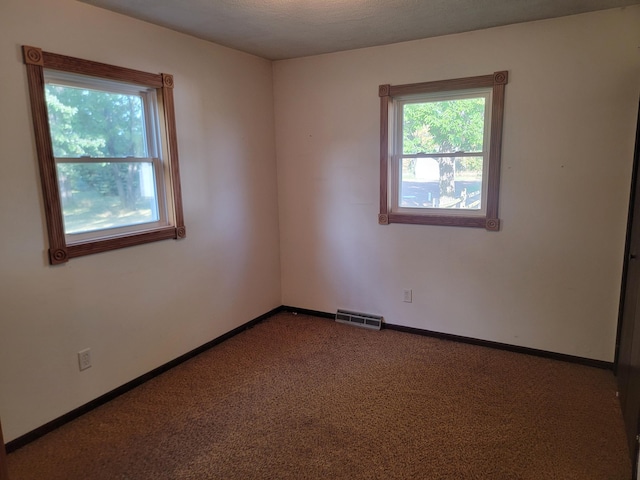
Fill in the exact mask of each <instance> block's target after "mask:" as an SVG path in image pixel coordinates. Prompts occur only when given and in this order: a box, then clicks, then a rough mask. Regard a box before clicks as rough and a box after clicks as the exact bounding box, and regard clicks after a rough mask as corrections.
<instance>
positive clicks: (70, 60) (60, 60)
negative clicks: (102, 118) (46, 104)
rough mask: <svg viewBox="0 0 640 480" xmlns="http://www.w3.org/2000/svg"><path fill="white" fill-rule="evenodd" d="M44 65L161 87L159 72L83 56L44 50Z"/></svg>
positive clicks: (52, 68) (64, 70)
mask: <svg viewBox="0 0 640 480" xmlns="http://www.w3.org/2000/svg"><path fill="white" fill-rule="evenodd" d="M42 56H43V57H44V65H43V66H44V67H45V68H49V69H51V70H60V71H63V72H70V73H78V74H80V75H89V76H92V77H100V78H107V79H109V80H120V81H122V82H130V83H136V84H138V85H144V86H147V87H153V88H161V87H162V75H161V74H159V73H147V72H142V71H140V70H134V69H131V68H125V67H117V66H115V65H109V64H107V63H100V62H94V61H91V60H84V59H82V58H75V57H67V56H66V55H59V54H57V53H50V52H42Z"/></svg>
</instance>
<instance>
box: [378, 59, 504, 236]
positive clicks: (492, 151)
mask: <svg viewBox="0 0 640 480" xmlns="http://www.w3.org/2000/svg"><path fill="white" fill-rule="evenodd" d="M508 80H509V75H508V72H506V71H501V72H495V73H493V74H492V75H482V76H477V77H466V78H457V79H452V80H439V81H435V82H425V83H413V84H407V85H380V86H379V88H378V95H379V97H380V214H379V215H378V223H379V224H381V225H388V224H390V223H408V224H418V225H444V226H457V227H476V228H485V229H487V230H491V231H497V230H500V218H499V217H498V196H499V190H500V162H501V156H502V124H503V118H504V92H505V86H506V84H507V82H508ZM474 88H492V92H493V93H492V104H491V138H490V146H489V169H488V178H487V199H486V202H487V210H486V215H477V216H462V215H446V213H444V212H443V214H434V215H425V214H408V213H397V212H393V211H392V210H391V200H392V199H391V198H390V190H391V189H390V185H389V179H390V178H391V176H390V168H391V150H390V135H389V120H390V116H389V113H390V109H391V107H392V104H393V100H394V97H398V96H400V95H410V94H421V93H434V92H447V91H456V90H468V89H474Z"/></svg>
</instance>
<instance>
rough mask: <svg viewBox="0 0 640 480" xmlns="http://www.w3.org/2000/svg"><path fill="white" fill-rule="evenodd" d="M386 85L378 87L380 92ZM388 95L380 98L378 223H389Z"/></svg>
mask: <svg viewBox="0 0 640 480" xmlns="http://www.w3.org/2000/svg"><path fill="white" fill-rule="evenodd" d="M383 87H387V90H386V91H387V93H388V87H389V86H388V85H380V91H381V92H382V91H383ZM389 101H390V99H389V95H388V94H387V95H381V96H380V215H379V216H378V223H380V224H381V225H386V224H388V223H389V218H388V217H387V214H388V213H389Z"/></svg>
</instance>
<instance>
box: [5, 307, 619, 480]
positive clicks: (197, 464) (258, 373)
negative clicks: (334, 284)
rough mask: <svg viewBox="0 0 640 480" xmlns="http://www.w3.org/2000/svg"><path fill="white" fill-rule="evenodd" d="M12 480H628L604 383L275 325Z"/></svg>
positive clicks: (44, 449)
mask: <svg viewBox="0 0 640 480" xmlns="http://www.w3.org/2000/svg"><path fill="white" fill-rule="evenodd" d="M8 462H9V472H10V474H11V478H12V480H30V479H34V480H46V479H51V480H53V479H62V480H74V479H83V480H85V479H89V480H101V479H105V480H116V479H129V480H138V479H154V480H158V479H223V480H234V479H238V480H247V479H296V480H297V479H381V480H389V479H496V480H500V479H509V480H511V479H532V480H542V479H558V480H570V479H576V480H578V479H579V480H589V479H602V480H617V479H621V480H622V479H624V480H629V479H630V478H631V473H630V470H631V466H630V461H629V458H628V454H627V450H626V442H625V438H624V429H623V424H622V418H621V413H620V407H619V405H618V400H617V398H616V397H615V379H614V377H613V374H612V373H611V372H609V371H605V370H600V369H595V368H590V367H585V366H581V365H574V364H568V363H563V362H560V361H555V360H548V359H543V358H537V357H532V356H528V355H522V354H516V353H510V352H504V351H499V350H493V349H489V348H484V347H477V346H471V345H465V344H460V343H455V342H449V341H444V340H437V339H431V338H427V337H422V336H416V335H411V334H407V333H401V332H396V331H390V330H383V331H380V332H378V331H368V330H363V329H359V328H356V327H352V326H347V325H341V324H336V323H335V322H332V321H331V320H326V319H318V318H314V317H308V316H303V315H297V316H295V315H293V314H288V313H284V314H279V315H276V316H274V317H272V318H270V319H268V320H266V321H265V322H263V323H261V324H259V325H257V326H256V327H254V328H253V329H251V330H248V331H246V332H243V333H241V334H240V335H237V336H236V337H234V338H232V339H230V340H228V341H226V342H224V343H222V344H220V345H218V346H216V347H214V348H213V349H211V350H209V351H207V352H205V353H203V354H201V355H199V356H198V357H196V358H194V359H192V360H190V361H188V362H186V363H183V364H181V365H180V366H178V367H176V368H174V369H173V370H171V371H169V372H167V373H165V374H163V375H161V376H159V377H156V378H155V379H153V380H151V381H149V382H147V383H145V384H144V385H142V386H140V387H138V388H136V389H135V390H132V391H131V392H129V393H127V394H125V395H123V396H121V397H118V398H117V399H115V400H114V401H112V402H110V403H109V404H107V405H104V406H102V407H100V408H98V409H96V410H94V411H92V412H90V413H88V414H86V415H84V416H83V417H81V418H79V419H77V420H75V421H73V422H71V423H69V424H67V425H65V426H63V427H62V428H60V429H58V430H56V431H54V432H52V433H50V434H48V435H46V436H45V437H43V438H41V439H39V440H37V441H35V442H33V443H31V444H29V445H27V446H26V447H24V448H22V449H19V450H17V451H16V452H14V453H12V454H10V455H9V456H8Z"/></svg>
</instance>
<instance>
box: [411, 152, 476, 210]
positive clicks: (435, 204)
mask: <svg viewBox="0 0 640 480" xmlns="http://www.w3.org/2000/svg"><path fill="white" fill-rule="evenodd" d="M482 163H483V160H482V157H459V158H451V157H439V158H403V159H402V172H401V180H400V200H399V206H400V207H403V208H446V209H451V208H458V209H467V210H479V209H481V208H482V204H481V201H482Z"/></svg>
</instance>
